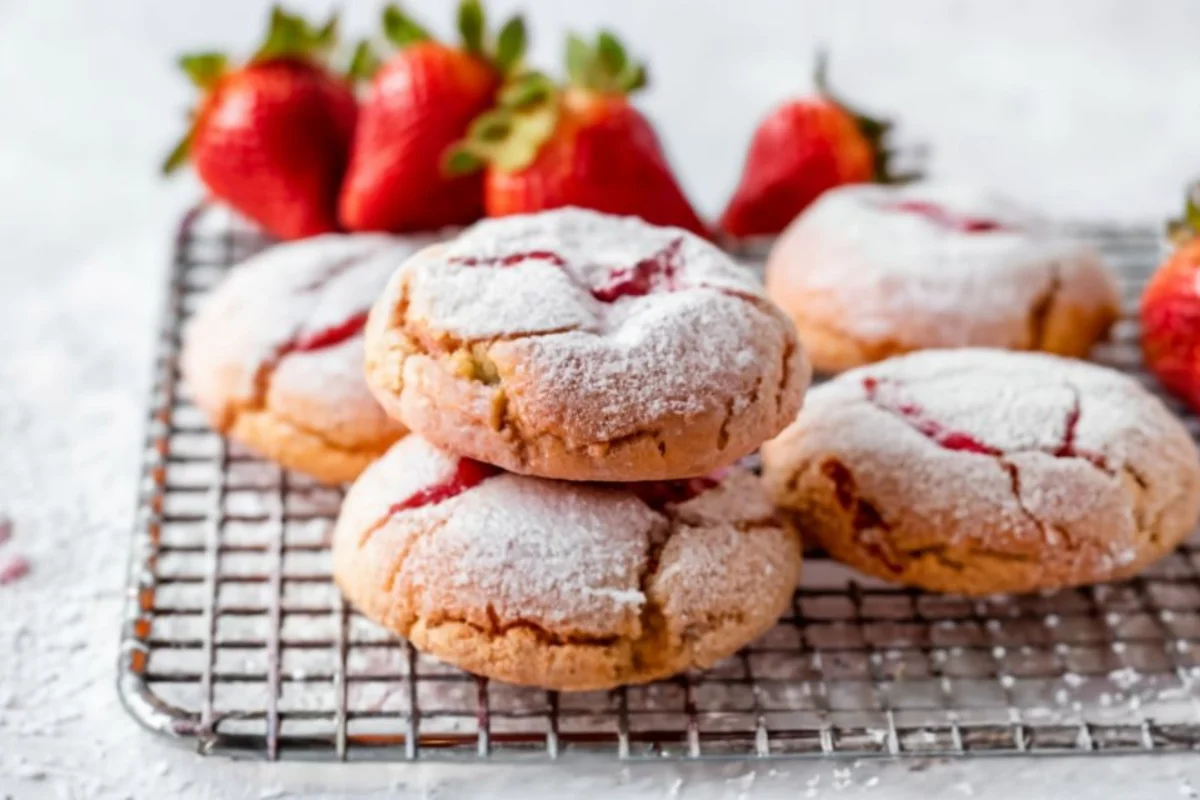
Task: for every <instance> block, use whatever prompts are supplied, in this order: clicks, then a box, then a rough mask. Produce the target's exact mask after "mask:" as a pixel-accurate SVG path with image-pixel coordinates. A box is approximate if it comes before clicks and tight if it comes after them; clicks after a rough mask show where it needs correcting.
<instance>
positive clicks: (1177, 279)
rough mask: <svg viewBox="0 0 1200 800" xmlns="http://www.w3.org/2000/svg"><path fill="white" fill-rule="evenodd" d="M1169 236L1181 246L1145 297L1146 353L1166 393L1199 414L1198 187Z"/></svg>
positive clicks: (1143, 342) (1199, 201)
mask: <svg viewBox="0 0 1200 800" xmlns="http://www.w3.org/2000/svg"><path fill="white" fill-rule="evenodd" d="M1171 235H1172V238H1173V239H1174V240H1175V242H1176V244H1177V247H1176V249H1175V251H1174V252H1173V253H1171V255H1170V256H1168V257H1167V259H1166V261H1164V262H1163V264H1162V266H1160V267H1159V268H1158V271H1157V272H1155V273H1154V276H1153V277H1152V278H1151V279H1150V282H1149V284H1147V286H1146V291H1145V293H1144V294H1143V295H1142V305H1141V322H1142V355H1143V357H1144V358H1145V360H1146V365H1147V366H1148V367H1149V368H1150V371H1151V372H1153V373H1154V374H1155V375H1156V376H1158V379H1159V380H1160V381H1161V382H1162V384H1163V385H1164V386H1166V387H1167V389H1169V390H1170V391H1172V392H1174V393H1175V394H1177V395H1179V396H1180V397H1182V398H1183V399H1184V400H1186V401H1187V402H1188V403H1189V404H1190V405H1191V406H1192V408H1194V409H1196V410H1197V411H1200V286H1198V285H1197V281H1200V184H1197V185H1194V186H1193V187H1192V188H1191V191H1190V193H1189V197H1188V202H1187V210H1186V213H1185V215H1184V219H1183V220H1182V221H1181V222H1179V223H1174V224H1173V225H1172V227H1171Z"/></svg>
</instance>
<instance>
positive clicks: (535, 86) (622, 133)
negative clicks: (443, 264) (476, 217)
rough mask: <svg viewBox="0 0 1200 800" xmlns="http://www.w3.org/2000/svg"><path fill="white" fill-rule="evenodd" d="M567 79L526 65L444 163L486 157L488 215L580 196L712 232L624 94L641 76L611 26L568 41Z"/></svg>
mask: <svg viewBox="0 0 1200 800" xmlns="http://www.w3.org/2000/svg"><path fill="white" fill-rule="evenodd" d="M567 72H568V75H569V78H570V82H569V86H568V87H567V88H566V89H565V90H562V89H560V88H559V87H558V86H556V85H554V84H553V83H552V82H551V81H550V80H549V79H547V78H546V77H545V76H542V75H538V74H536V73H534V74H525V75H521V76H518V77H517V78H516V79H514V80H512V81H510V82H509V83H508V84H507V85H506V86H505V87H504V88H503V89H502V90H501V92H500V95H499V97H498V105H497V107H496V108H495V109H493V110H491V111H489V112H487V113H486V114H483V115H482V116H480V117H479V118H478V119H477V120H476V121H475V122H474V123H473V124H472V126H471V130H470V131H469V132H468V134H467V138H466V139H465V140H464V141H463V142H462V143H461V144H460V146H459V148H458V149H457V150H456V151H455V153H454V156H453V158H452V160H451V164H450V166H451V167H452V168H458V169H471V168H474V167H478V166H480V165H481V164H486V165H487V168H486V177H485V184H484V204H485V209H486V210H487V214H488V216H492V217H496V216H504V215H506V214H520V213H526V212H533V211H544V210H546V209H551V208H559V207H561V206H581V207H584V208H591V209H595V210H597V211H606V212H609V213H612V214H630V215H635V216H639V217H641V218H642V219H644V220H646V221H647V222H650V223H654V224H656V225H674V226H677V227H680V228H685V229H687V230H690V231H694V232H696V233H699V234H701V235H705V236H707V235H709V231H708V228H707V227H706V226H705V224H704V223H703V222H702V221H701V219H700V218H699V217H698V216H697V215H696V212H695V211H694V210H693V209H692V206H691V203H689V202H688V199H687V197H686V196H685V195H684V193H683V190H682V189H681V188H680V187H679V184H678V183H677V182H676V180H675V176H674V174H673V173H672V172H671V167H670V165H669V164H668V163H667V159H666V156H665V155H664V154H663V150H662V147H661V146H660V144H659V141H658V136H657V135H656V134H655V132H654V128H653V127H651V125H650V123H649V122H648V121H647V120H646V118H645V117H643V116H642V115H641V113H640V112H639V111H638V110H637V109H636V108H634V107H633V106H632V105H630V103H629V100H628V94H629V93H630V92H633V91H636V90H637V89H640V88H642V87H643V86H645V84H646V72H645V69H644V68H643V67H642V65H640V64H637V63H634V62H632V61H630V60H629V59H628V57H627V56H626V54H625V49H624V48H623V47H622V46H621V44H620V42H618V41H617V39H616V38H615V37H614V36H613V35H612V34H610V33H607V32H602V33H601V34H600V35H599V36H598V37H597V39H596V44H595V46H589V45H588V44H586V43H584V42H583V41H582V40H581V39H579V38H578V37H575V36H572V37H570V39H569V40H568V43H567Z"/></svg>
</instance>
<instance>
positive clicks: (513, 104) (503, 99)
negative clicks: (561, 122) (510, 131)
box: [496, 72, 555, 110]
mask: <svg viewBox="0 0 1200 800" xmlns="http://www.w3.org/2000/svg"><path fill="white" fill-rule="evenodd" d="M554 93H555V86H554V82H553V81H551V80H550V79H549V78H548V77H546V76H545V75H543V74H542V73H540V72H529V73H526V74H524V75H520V76H518V77H516V78H513V79H511V80H509V81H508V82H507V83H505V84H504V85H503V86H501V87H500V91H499V92H497V93H496V104H497V105H498V106H500V107H501V108H508V109H513V110H519V109H525V108H529V107H531V106H536V105H541V104H543V103H547V102H550V100H551V99H552V98H553V97H554Z"/></svg>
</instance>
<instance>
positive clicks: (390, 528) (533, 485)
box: [333, 436, 800, 691]
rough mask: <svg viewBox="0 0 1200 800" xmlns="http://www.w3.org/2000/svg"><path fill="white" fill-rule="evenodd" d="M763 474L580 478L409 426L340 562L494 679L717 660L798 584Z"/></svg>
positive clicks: (363, 490) (576, 679)
mask: <svg viewBox="0 0 1200 800" xmlns="http://www.w3.org/2000/svg"><path fill="white" fill-rule="evenodd" d="M799 569H800V545H799V541H798V539H797V538H796V536H795V534H794V533H792V532H790V531H788V530H787V529H786V528H785V527H784V526H783V525H782V524H781V523H780V521H779V520H778V518H777V517H776V516H775V514H774V509H773V507H772V505H771V503H770V501H769V500H768V498H767V496H766V494H765V493H764V492H763V490H762V487H761V484H760V483H759V481H758V479H757V478H755V477H754V475H752V474H751V473H749V472H747V471H745V470H743V469H740V468H733V469H731V470H729V471H728V472H727V473H726V474H724V475H722V476H720V477H709V478H693V479H691V480H687V481H678V482H673V483H651V484H627V485H617V484H613V485H609V484H572V483H566V482H561V481H549V480H541V479H537V478H529V477H524V476H519V475H513V474H511V473H506V472H503V471H501V470H499V469H498V468H496V467H492V466H488V465H486V464H482V463H480V462H477V461H471V460H469V459H463V458H459V457H457V456H453V455H450V454H448V453H446V452H444V451H441V450H438V449H436V448H435V447H434V446H433V445H431V444H430V443H428V442H427V441H426V440H424V439H422V438H420V437H418V436H408V437H406V438H405V439H403V440H401V441H400V442H398V443H397V444H396V445H395V446H393V447H392V449H391V450H389V451H388V453H387V454H386V455H384V456H383V457H382V458H381V459H380V460H379V461H377V462H375V463H374V464H372V465H371V466H370V467H369V468H368V469H367V470H366V472H364V473H363V475H362V476H361V477H360V478H359V479H358V481H357V482H355V484H354V486H353V487H351V489H350V492H349V493H348V495H347V496H346V501H345V504H344V505H343V506H342V512H341V516H340V518H339V519H338V522H337V526H336V528H335V531H334V540H333V573H334V578H335V580H336V581H337V583H338V585H339V586H340V587H341V589H342V591H344V592H345V593H346V595H347V597H348V598H349V599H350V601H351V602H353V603H354V605H355V606H357V607H358V608H359V609H360V610H361V611H362V612H363V613H364V614H365V615H366V616H368V617H369V618H371V619H372V620H374V621H376V622H378V623H380V624H381V625H383V626H385V627H387V628H389V629H391V630H393V631H395V632H396V633H398V634H400V635H401V636H403V637H405V638H406V639H408V640H409V641H411V642H412V643H413V644H414V645H415V646H416V647H418V648H419V649H421V650H423V651H426V652H428V653H430V654H432V655H434V656H437V657H438V658H441V659H443V660H445V661H448V662H450V663H452V664H455V665H457V666H459V667H461V668H463V669H465V670H468V671H470V672H474V673H476V674H479V675H484V676H487V677H489V678H495V679H497V680H503V681H508V682H510V683H518V684H524V685H530V686H541V687H544V688H547V689H558V690H564V691H583V690H597V689H607V688H611V687H614V686H618V685H621V684H629V683H645V682H647V681H652V680H656V679H659V678H664V677H667V676H669V675H673V674H675V673H678V672H681V671H683V670H686V669H688V668H690V667H708V666H710V665H712V664H713V663H715V662H716V661H718V660H720V659H722V658H725V657H726V656H729V655H732V654H733V653H735V652H736V651H737V650H738V649H739V648H741V647H742V646H743V645H745V644H747V643H748V642H750V641H751V640H753V639H754V638H756V637H757V636H759V635H761V634H762V633H764V632H766V631H767V630H768V629H769V628H770V627H771V626H772V625H773V624H774V623H775V621H776V619H777V618H778V617H779V615H780V614H781V613H783V612H784V610H785V609H787V607H788V605H789V603H790V602H791V597H792V591H793V589H794V588H795V584H796V578H797V576H798V573H799Z"/></svg>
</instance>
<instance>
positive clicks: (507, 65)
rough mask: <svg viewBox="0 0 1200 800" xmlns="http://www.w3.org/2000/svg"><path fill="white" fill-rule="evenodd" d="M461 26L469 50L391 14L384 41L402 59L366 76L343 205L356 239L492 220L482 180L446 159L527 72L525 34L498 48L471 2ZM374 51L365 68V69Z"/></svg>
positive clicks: (520, 27)
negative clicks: (512, 76) (503, 87)
mask: <svg viewBox="0 0 1200 800" xmlns="http://www.w3.org/2000/svg"><path fill="white" fill-rule="evenodd" d="M458 23H459V30H460V32H461V34H462V45H461V46H459V47H452V46H450V45H446V44H442V43H441V42H436V41H434V40H433V39H432V38H430V36H429V33H428V32H427V31H426V30H425V29H424V28H422V27H420V26H419V25H417V24H416V23H415V22H413V21H412V20H410V19H409V18H408V17H406V16H404V14H403V13H402V12H401V11H400V9H399V8H397V7H396V6H388V7H387V9H386V10H385V11H384V14H383V29H384V33H385V34H386V35H387V38H388V39H389V40H390V41H391V42H392V43H393V44H395V45H396V46H397V47H399V48H400V50H399V52H397V53H396V54H395V55H394V56H392V57H391V58H390V59H389V60H388V61H387V62H386V63H385V64H383V65H382V66H381V67H378V69H376V70H371V69H370V67H368V69H367V70H360V72H362V71H368V72H371V71H373V72H374V76H373V80H372V81H371V87H370V90H369V91H368V93H367V96H366V98H365V100H364V102H363V107H362V111H361V114H360V117H359V123H358V132H357V133H356V134H355V139H354V148H353V150H352V153H351V157H350V169H349V171H348V172H347V173H346V182H345V184H344V185H343V187H342V196H341V200H340V203H339V214H340V217H341V220H342V224H344V225H345V226H346V227H347V228H349V229H350V230H355V231H365V230H380V231H397V232H399V231H421V230H432V229H436V228H443V227H447V226H451V225H465V224H467V223H470V222H474V221H475V220H477V219H479V218H480V217H481V216H483V178H482V176H480V175H450V174H449V173H448V172H446V170H445V169H444V161H445V156H446V151H447V150H448V149H449V148H450V146H451V145H453V144H454V143H455V142H457V141H458V140H459V139H461V138H462V137H463V135H464V134H465V133H466V131H467V126H468V125H470V123H471V120H473V119H474V118H475V117H477V116H478V115H479V114H480V113H482V112H483V111H485V110H486V109H487V108H489V107H490V106H491V104H492V102H493V101H494V99H495V94H496V89H497V88H498V87H499V85H500V82H501V79H502V77H503V76H504V75H505V74H506V73H508V72H509V71H511V70H513V69H515V68H516V67H517V66H518V65H519V63H520V61H521V57H522V55H523V53H524V49H525V25H524V22H523V21H522V19H521V18H520V17H513V18H512V19H510V20H509V21H508V22H507V23H505V25H504V26H503V27H502V28H501V29H500V32H499V34H498V35H497V36H496V40H495V44H494V46H493V45H491V44H490V43H489V42H487V41H485V40H486V39H487V34H486V25H485V21H484V16H483V9H482V7H481V6H480V4H479V2H478V0H464V2H462V4H461V5H460V6H459V12H458ZM365 52H366V51H363V50H360V53H359V57H358V58H356V59H355V61H356V62H359V63H360V64H361V63H362V61H363V58H364V57H365Z"/></svg>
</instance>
